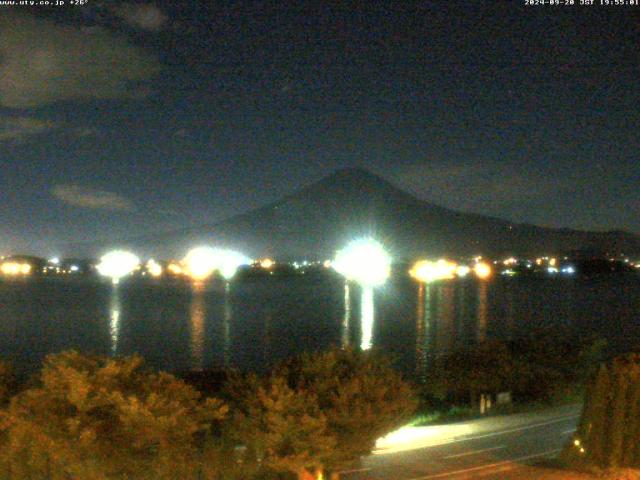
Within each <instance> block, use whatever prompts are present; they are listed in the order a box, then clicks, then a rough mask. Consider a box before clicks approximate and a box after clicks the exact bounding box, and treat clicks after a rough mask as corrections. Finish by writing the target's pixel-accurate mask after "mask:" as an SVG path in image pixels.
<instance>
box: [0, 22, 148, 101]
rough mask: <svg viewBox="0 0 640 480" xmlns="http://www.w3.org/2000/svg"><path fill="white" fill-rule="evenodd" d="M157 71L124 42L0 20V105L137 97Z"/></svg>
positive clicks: (96, 32)
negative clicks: (145, 83)
mask: <svg viewBox="0 0 640 480" xmlns="http://www.w3.org/2000/svg"><path fill="white" fill-rule="evenodd" d="M159 70H160V64H159V63H158V61H157V59H156V58H154V57H153V56H151V55H149V54H148V53H146V52H145V51H144V50H142V49H140V48H138V47H135V46H133V45H131V44H130V43H128V42H127V41H126V40H125V39H124V38H122V37H117V36H114V35H113V34H112V33H110V32H108V31H106V30H104V29H100V28H93V29H91V30H82V29H81V28H76V27H71V26H65V25H58V24H56V23H54V22H52V21H49V20H45V19H40V18H35V17H31V16H27V15H17V14H3V15H2V16H1V17H0V106H5V107H10V108H33V107H39V106H42V105H47V104H50V103H54V102H59V101H69V100H91V99H116V98H139V97H141V96H142V97H143V96H146V95H147V94H148V93H149V90H148V88H145V85H144V82H145V81H146V80H148V79H150V78H151V77H153V76H154V75H155V74H157V73H158V72H159Z"/></svg>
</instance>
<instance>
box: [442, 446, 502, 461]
mask: <svg viewBox="0 0 640 480" xmlns="http://www.w3.org/2000/svg"><path fill="white" fill-rule="evenodd" d="M503 448H507V446H506V445H498V446H497V447H491V448H483V449H482V450H473V451H471V452H465V453H456V454H455V455H447V456H446V457H444V458H445V459H447V458H459V457H466V456H467V455H477V454H478V453H484V452H491V451H492V450H501V449H503Z"/></svg>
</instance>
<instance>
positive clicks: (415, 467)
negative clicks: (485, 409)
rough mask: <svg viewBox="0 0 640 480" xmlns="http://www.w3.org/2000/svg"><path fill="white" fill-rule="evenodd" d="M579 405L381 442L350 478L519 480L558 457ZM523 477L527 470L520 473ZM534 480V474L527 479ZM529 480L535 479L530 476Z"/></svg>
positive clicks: (429, 430) (412, 433)
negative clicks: (538, 464) (546, 460)
mask: <svg viewBox="0 0 640 480" xmlns="http://www.w3.org/2000/svg"><path fill="white" fill-rule="evenodd" d="M579 413H580V406H579V405H572V406H565V407H559V408H554V409H550V410H546V411H544V412H537V413H529V414H518V415H508V416H499V417H492V418H486V419H482V420H477V421H473V422H465V423H459V424H452V425H445V426H441V427H421V428H414V429H410V430H408V431H405V432H403V433H402V434H398V435H394V436H392V437H391V438H390V439H389V441H387V442H386V443H385V442H379V446H380V447H381V448H380V449H379V450H378V451H377V452H375V454H374V455H371V456H370V457H367V458H365V459H364V460H363V462H362V466H361V468H359V469H357V470H354V471H349V472H343V473H342V475H341V478H343V479H345V480H365V479H386V480H429V479H462V478H483V479H484V478H486V479H504V478H511V476H512V475H514V476H513V478H519V477H518V470H519V469H520V470H521V469H523V468H526V466H527V465H529V464H531V463H532V462H536V461H540V460H543V459H544V458H551V457H554V456H556V455H557V454H558V452H559V451H560V449H561V448H562V447H563V445H564V444H565V443H566V442H567V440H568V439H569V438H570V437H571V434H572V433H573V431H574V430H575V427H576V424H577V422H578V417H579ZM520 474H522V471H521V472H520ZM527 476H528V475H527ZM528 478H534V477H529V476H528Z"/></svg>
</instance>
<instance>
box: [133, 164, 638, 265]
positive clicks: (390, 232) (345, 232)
mask: <svg viewBox="0 0 640 480" xmlns="http://www.w3.org/2000/svg"><path fill="white" fill-rule="evenodd" d="M363 236H371V237H374V238H376V239H378V240H379V241H381V242H382V243H383V244H385V246H386V247H387V248H388V249H389V251H390V252H391V253H392V255H393V256H394V258H398V259H407V260H410V259H415V258H417V257H423V256H440V255H450V256H468V255H474V254H478V253H480V254H484V255H498V254H500V255H501V254H521V255H539V254H542V253H554V254H560V253H564V252H569V251H573V250H589V251H601V252H610V253H621V252H624V253H637V252H640V236H638V235H634V234H631V233H626V232H621V231H609V232H588V231H580V230H571V229H555V228H545V227H539V226H535V225H529V224H520V223H514V222H509V221H507V220H503V219H499V218H494V217H490V216H485V215H479V214H473V213H463V212H458V211H455V210H451V209H447V208H443V207H441V206H438V205H435V204H432V203H429V202H426V201H423V200H420V199H418V198H416V197H415V196H413V195H411V194H409V193H407V192H405V191H403V190H401V189H399V188H397V187H396V186H394V185H393V184H391V183H390V182H388V181H387V180H385V179H383V178H382V177H380V176H378V175H375V174H373V173H371V172H369V171H367V170H364V169H361V168H346V169H342V170H338V171H336V172H334V173H333V174H331V175H329V176H328V177H325V178H324V179H322V180H320V181H318V182H316V183H314V184H311V185H309V186H307V187H304V188H302V189H300V190H298V191H296V192H294V193H292V194H290V195H287V196H285V197H284V198H282V199H281V200H278V201H276V202H273V203H271V204H269V205H266V206H264V207H261V208H258V209H255V210H252V211H249V212H246V213H243V214H240V215H236V216H233V217H230V218H228V219H226V220H224V221H222V222H220V223H217V224H215V225H209V226H203V227H198V228H191V229H185V230H179V231H174V232H171V233H168V234H164V235H158V236H154V237H152V238H145V239H139V241H137V242H133V244H131V246H132V247H134V248H135V246H141V247H146V249H148V248H149V247H154V246H155V247H157V249H159V250H167V249H170V251H175V252H183V251H184V250H185V248H188V247H189V246H192V245H196V244H199V243H206V244H213V245H225V246H229V247H233V248H237V249H240V250H242V251H245V252H246V253H247V254H250V255H252V256H255V257H257V256H266V255H269V256H274V257H276V258H279V259H303V258H309V259H322V258H332V257H333V255H334V254H335V252H336V250H338V249H340V248H341V247H342V246H343V245H345V244H346V243H347V242H349V241H350V240H352V239H355V238H359V237H363Z"/></svg>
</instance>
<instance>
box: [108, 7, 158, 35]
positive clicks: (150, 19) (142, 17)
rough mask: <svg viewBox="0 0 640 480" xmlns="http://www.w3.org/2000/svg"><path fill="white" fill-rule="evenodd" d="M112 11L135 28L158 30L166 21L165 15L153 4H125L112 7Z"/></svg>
mask: <svg viewBox="0 0 640 480" xmlns="http://www.w3.org/2000/svg"><path fill="white" fill-rule="evenodd" d="M114 13H115V14H116V15H117V16H118V17H120V18H122V19H123V20H124V21H125V22H127V23H128V24H129V25H131V26H132V27H135V28H141V29H143V30H150V31H152V32H157V31H159V30H160V29H161V28H162V27H163V26H164V25H165V23H166V22H167V16H166V15H165V14H164V13H163V12H162V10H160V9H159V8H158V7H156V6H155V5H150V4H136V5H134V4H125V5H122V6H119V7H116V8H115V9H114Z"/></svg>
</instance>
